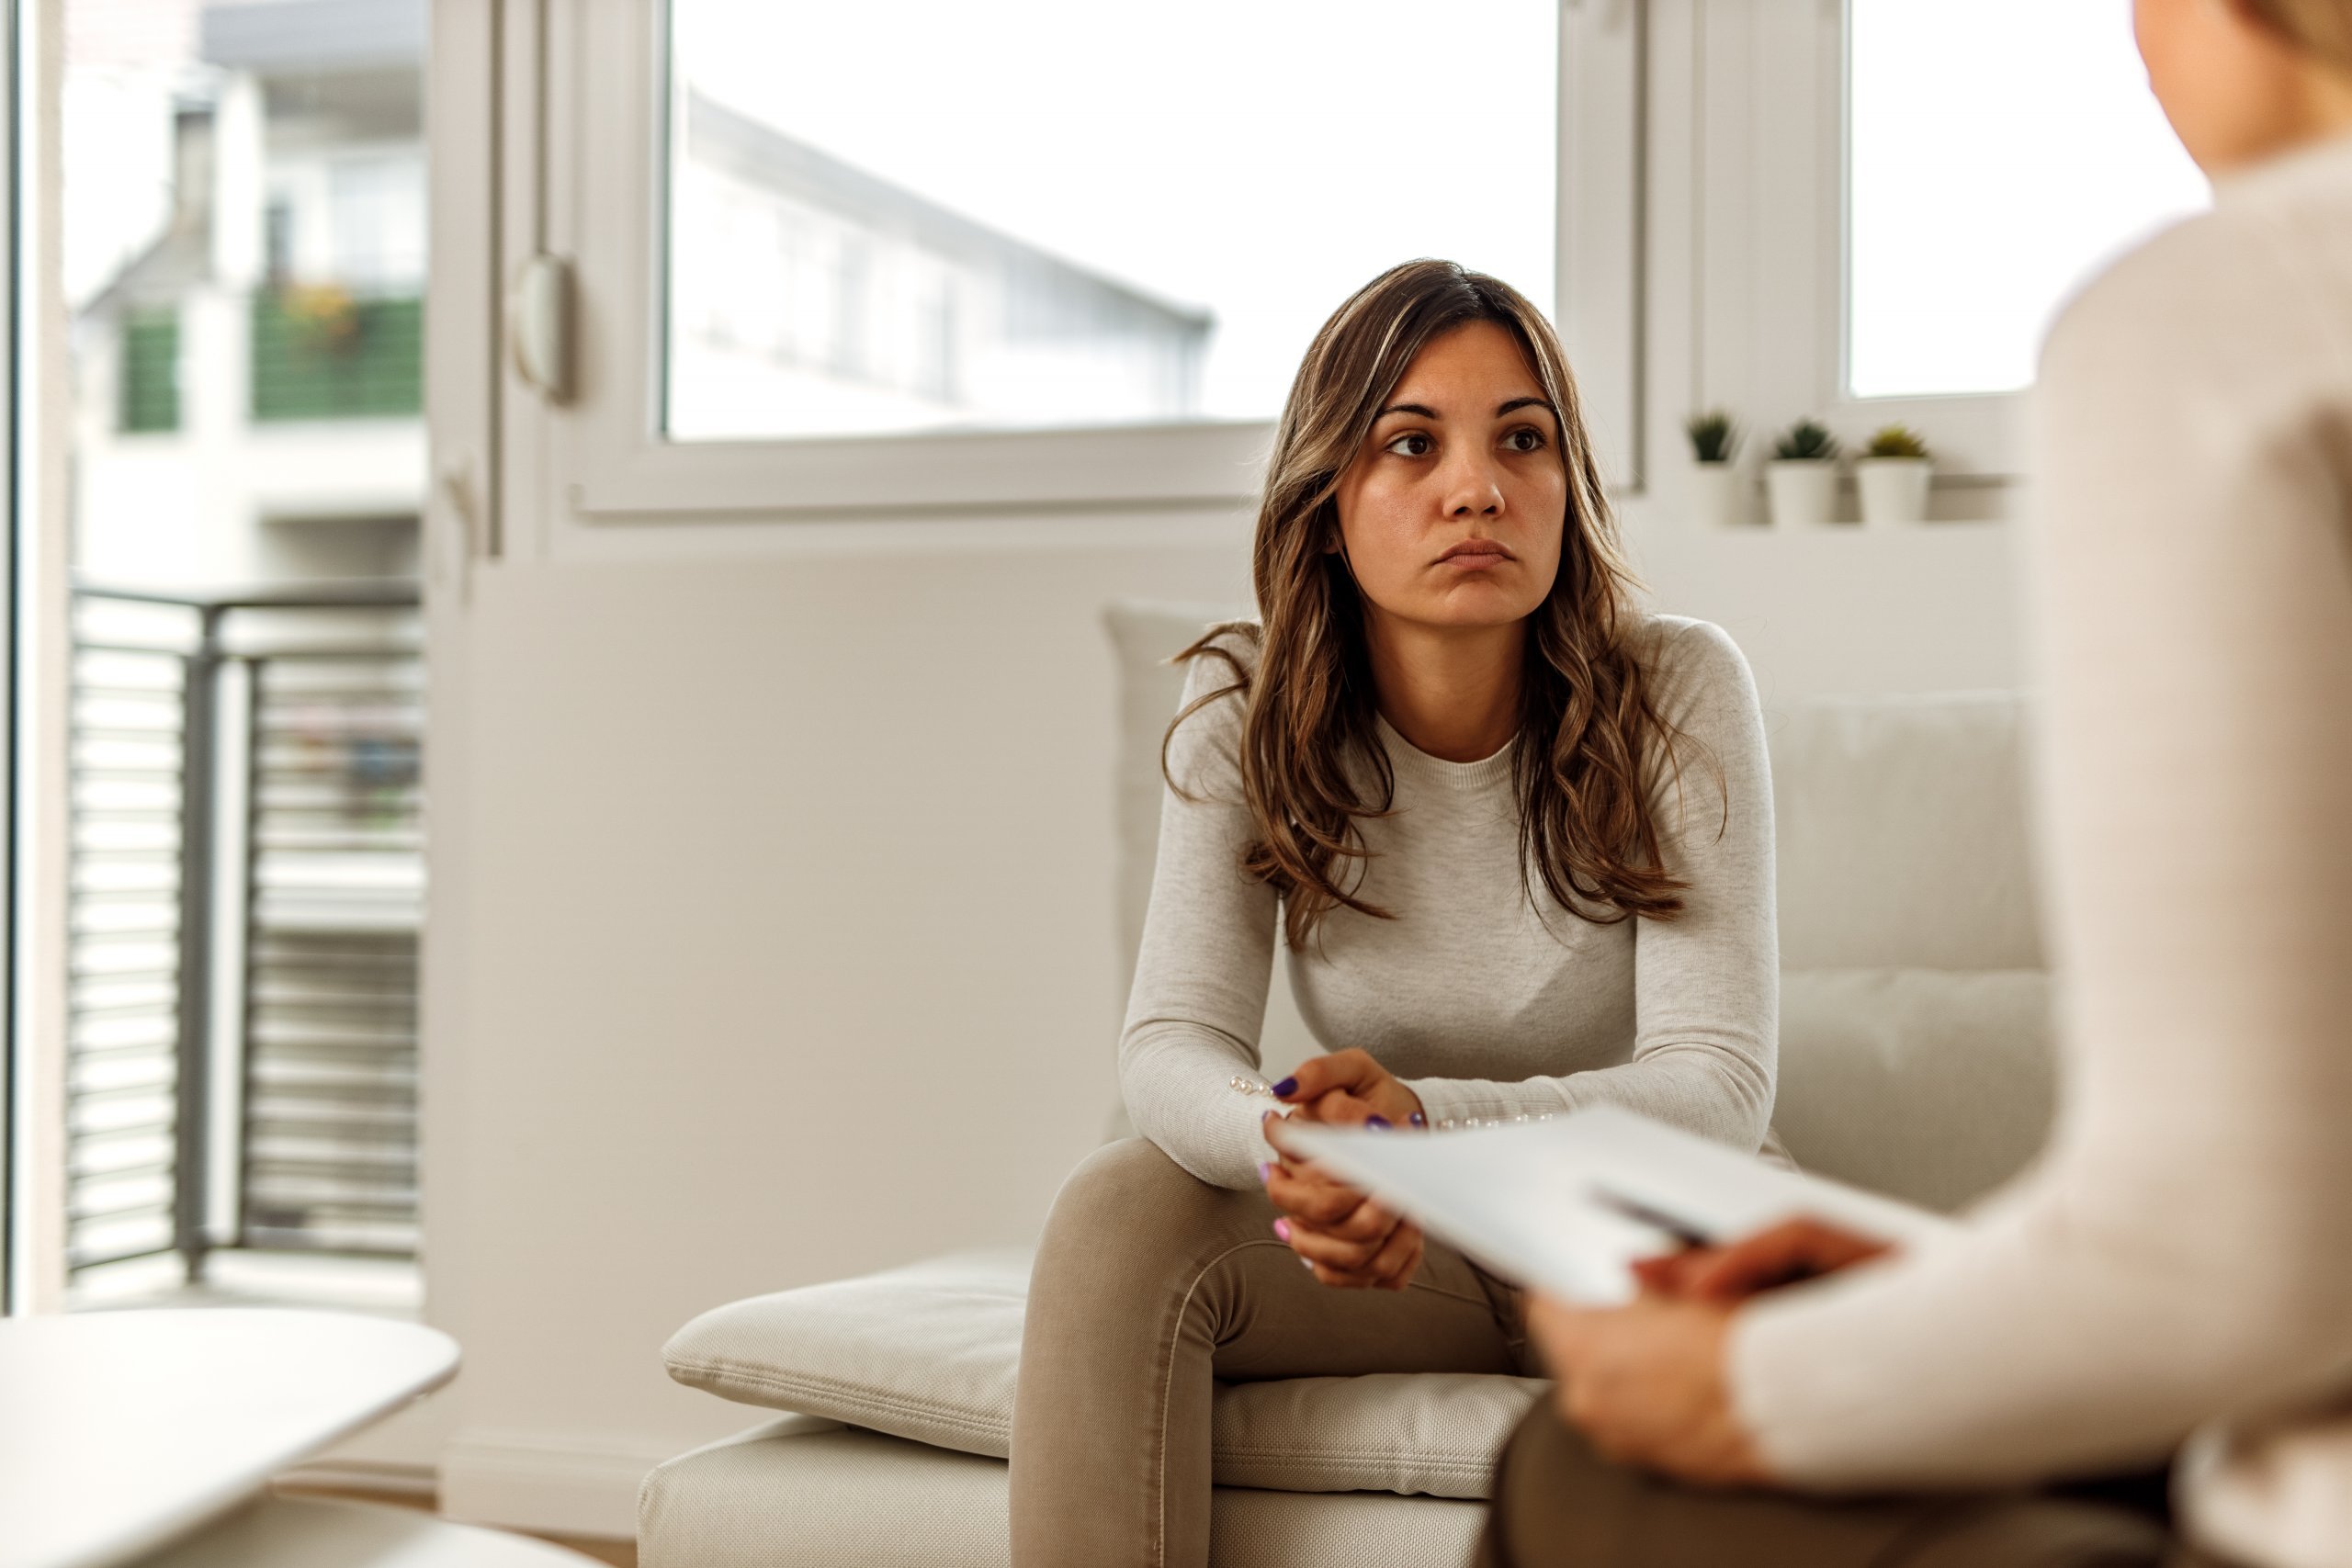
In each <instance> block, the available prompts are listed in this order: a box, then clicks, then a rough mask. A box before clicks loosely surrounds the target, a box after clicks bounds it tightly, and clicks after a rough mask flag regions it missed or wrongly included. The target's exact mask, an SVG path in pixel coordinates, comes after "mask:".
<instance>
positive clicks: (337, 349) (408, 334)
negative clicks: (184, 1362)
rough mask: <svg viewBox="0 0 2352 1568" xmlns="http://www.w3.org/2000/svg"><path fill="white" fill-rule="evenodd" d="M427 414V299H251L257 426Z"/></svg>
mask: <svg viewBox="0 0 2352 1568" xmlns="http://www.w3.org/2000/svg"><path fill="white" fill-rule="evenodd" d="M253 411H254V420H255V421H257V422H258V421H266V420H298V419H368V418H385V417H396V416H399V415H403V414H408V415H413V414H418V413H422V412H424V300H422V299H352V298H351V297H350V296H348V295H345V294H343V293H342V292H341V291H340V290H335V289H319V288H311V289H280V290H273V291H270V292H266V293H262V294H256V295H254V300H253Z"/></svg>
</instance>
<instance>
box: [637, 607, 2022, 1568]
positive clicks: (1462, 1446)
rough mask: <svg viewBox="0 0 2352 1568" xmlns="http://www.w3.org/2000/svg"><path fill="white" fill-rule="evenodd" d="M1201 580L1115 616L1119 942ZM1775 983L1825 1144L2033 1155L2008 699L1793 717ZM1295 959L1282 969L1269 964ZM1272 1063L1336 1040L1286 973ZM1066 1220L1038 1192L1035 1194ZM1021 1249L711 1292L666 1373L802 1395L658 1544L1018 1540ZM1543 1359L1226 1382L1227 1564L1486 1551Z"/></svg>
mask: <svg viewBox="0 0 2352 1568" xmlns="http://www.w3.org/2000/svg"><path fill="white" fill-rule="evenodd" d="M1214 615H1215V609H1214V607H1209V606H1192V607H1184V606H1151V605H1135V604H1130V605H1118V606H1114V607H1113V608H1112V609H1111V610H1110V611H1109V612H1107V614H1106V617H1105V618H1106V623H1107V626H1108V629H1109V631H1110V633H1111V638H1112V643H1113V646H1114V649H1115V651H1116V655H1117V658H1118V660H1119V668H1120V671H1121V703H1122V710H1123V712H1122V726H1123V728H1122V740H1121V757H1120V761H1119V772H1118V779H1117V787H1118V790H1119V800H1120V826H1121V836H1122V848H1121V856H1122V865H1121V867H1120V872H1119V899H1120V906H1121V910H1122V918H1123V920H1124V922H1125V923H1124V926H1123V931H1122V937H1123V950H1124V952H1125V953H1126V955H1127V962H1128V963H1130V964H1132V960H1133V953H1134V950H1135V944H1136V939H1137V937H1138V935H1139V932H1140V930H1141V924H1142V918H1143V907H1144V903H1145V899H1146V896H1147V894H1148V888H1149V883H1150V874H1151V863H1152V853H1153V846H1154V840H1155V838H1156V835H1157V830H1158V824H1159V791H1160V784H1159V773H1158V761H1159V736H1160V732H1161V730H1162V729H1163V728H1165V726H1166V724H1167V721H1168V717H1169V716H1170V714H1171V713H1172V712H1173V710H1174V707H1175V704H1176V698H1177V693H1178V690H1179V687H1180V685H1181V679H1182V677H1181V673H1180V672H1178V671H1171V670H1170V669H1168V668H1167V667H1166V666H1165V664H1164V663H1163V662H1162V661H1163V660H1165V659H1166V657H1167V656H1168V655H1169V654H1170V653H1171V652H1173V651H1174V650H1175V649H1178V648H1180V647H1182V646H1183V644H1184V643H1186V642H1188V641H1189V640H1191V638H1192V637H1194V636H1196V635H1197V634H1198V631H1199V629H1200V627H1201V626H1202V624H1203V623H1204V621H1205V620H1208V619H1210V618H1213V616H1214ZM1770 730H1771V743H1772V766H1773V780H1774V792H1775V796H1776V807H1777V825H1778V830H1779V844H1780V899H1781V961H1782V983H1783V990H1782V1000H1781V1089H1780V1102H1779V1107H1778V1111H1777V1112H1776V1115H1775V1122H1776V1123H1777V1125H1778V1126H1779V1127H1780V1129H1781V1134H1782V1135H1783V1137H1784V1138H1785V1139H1786V1140H1787V1142H1788V1145H1789V1146H1790V1148H1791V1149H1792V1152H1793V1153H1794V1154H1795V1155H1796V1156H1797V1158H1798V1159H1799V1160H1800V1161H1801V1162H1803V1163H1804V1165H1806V1166H1807V1167H1808V1168H1813V1169H1816V1170H1820V1171H1824V1172H1826V1173H1828V1174H1831V1175H1835V1176H1838V1177H1841V1178H1844V1179H1848V1180H1851V1181H1855V1182H1858V1183H1860V1184H1861V1185H1864V1186H1868V1187H1871V1188H1874V1189H1877V1190H1883V1191H1886V1192H1890V1193H1893V1194H1895V1195H1898V1196H1901V1197H1905V1198H1909V1199H1912V1200H1914V1201H1921V1202H1926V1203H1929V1204H1933V1205H1936V1206H1938V1207H1943V1208H1951V1207H1955V1206H1958V1205H1959V1204H1961V1203H1963V1202H1965V1201H1968V1200H1970V1199H1972V1198H1973V1197H1975V1196H1976V1195H1978V1194H1979V1193H1981V1192H1983V1191H1985V1190H1987V1189H1988V1188H1990V1187H1992V1186H1993V1185H1995V1184H1996V1183H1997V1182H1998V1181H2000V1180H2001V1179H2004V1178H2006V1177H2007V1175H2009V1174H2010V1173H2011V1172H2012V1171H2014V1170H2015V1169H2016V1168H2018V1167H2019V1166H2020V1165H2021V1164H2023V1163H2024V1162H2025V1161H2026V1160H2027V1159H2029V1158H2030V1157H2031V1156H2032V1154H2033V1152H2034V1150H2035V1149H2036V1148H2037V1147H2038V1146H2039V1145H2040V1144H2041V1139H2042V1136H2043V1134H2044V1132H2045V1129H2046V1126H2047V1122H2048V1119H2049V1114H2050V1109H2051V1100H2052V1070H2051V1053H2050V1045H2049V1022H2048V1018H2049V994H2048V993H2049V987H2048V980H2047V976H2046V975H2045V973H2044V969H2043V961H2042V953H2041V939H2040V934H2039V931H2038V928H2037V923H2036V919H2035V910H2034V906H2033V898H2032V891H2031V889H2032V876H2031V856H2030V850H2029V845H2028V841H2027V829H2026V815H2025V811H2024V809H2023V805H2022V799H2023V791H2022V788H2021V756H2020V733H2019V715H2018V705H2017V702H2016V700H2015V699H2014V698H2012V697H2008V696H2004V695H1968V696H1950V697H1933V698H1919V699H1904V700H1894V701H1870V702H1850V703H1827V704H1821V705H1811V706H1807V707H1804V708H1803V709H1800V710H1798V711H1794V712H1791V713H1788V714H1784V715H1778V716H1775V717H1774V718H1773V720H1772V722H1771V725H1770ZM1281 972H1282V966H1281V965H1279V964H1277V965H1276V966H1275V973H1276V975H1277V976H1280V974H1281ZM1277 993H1278V994H1277V995H1276V997H1275V998H1273V1000H1272V1004H1271V1006H1270V1009H1269V1020H1268V1030H1267V1036H1266V1041H1265V1049H1266V1055H1267V1061H1268V1066H1270V1067H1280V1066H1285V1065H1286V1064H1287V1063H1289V1062H1291V1061H1294V1060H1295V1059H1297V1057H1299V1056H1300V1055H1305V1054H1306V1052H1308V1051H1310V1050H1312V1049H1313V1048H1314V1047H1313V1046H1312V1043H1310V1042H1308V1041H1307V1040H1306V1036H1305V1033H1304V1030H1303V1028H1302V1026H1300V1025H1299V1024H1298V1023H1297V1021H1296V1018H1295V1014H1294V1013H1293V1012H1292V1011H1291V1010H1290V1009H1289V1006H1288V1000H1287V998H1286V997H1284V996H1283V995H1281V994H1280V983H1279V980H1278V981H1277ZM1040 1217H1041V1218H1042V1216H1040ZM1026 1284H1027V1258H1026V1256H1025V1254H1021V1253H994V1254H977V1255H967V1256H963V1257H957V1258H940V1259H933V1260H931V1261H929V1262H926V1263H922V1264H917V1265H914V1266H913V1267H911V1268H909V1269H899V1270H894V1271H892V1272H890V1273H888V1274H884V1275H879V1276H874V1277H871V1278H868V1279H865V1280H844V1281H840V1282H837V1283H834V1284H830V1285H822V1286H816V1287H812V1288H809V1289H805V1290H800V1291H789V1292H780V1293H778V1294H776V1295H773V1296H764V1297H758V1298H754V1299H753V1300H751V1301H748V1302H739V1303H732V1304H730V1305H728V1306H723V1307H719V1308H718V1309H716V1310H715V1311H713V1312H709V1313H706V1314H703V1315H702V1316H701V1317H698V1318H696V1319H695V1321H694V1322H693V1323H690V1324H688V1325H686V1326H685V1327H684V1328H683V1329H681V1330H680V1331H679V1333H678V1334H677V1336H676V1337H674V1338H673V1340H672V1341H671V1343H670V1345H669V1347H668V1348H667V1349H666V1350H665V1353H664V1354H665V1358H666V1359H667V1361H668V1364H669V1367H670V1371H671V1374H672V1375H673V1377H675V1378H677V1379H678V1380H679V1381H681V1382H686V1383H689V1384H692V1385H694V1386H696V1387H700V1388H705V1389H707V1390H709V1391H711V1392H712V1393H717V1394H718V1395H720V1396H721V1397H724V1398H728V1399H731V1400H735V1401H738V1402H741V1403H742V1404H747V1405H753V1406H763V1407H767V1408H770V1409H772V1410H782V1411H789V1412H793V1413H794V1414H789V1415H785V1416H777V1417H775V1418H772V1419H770V1420H768V1421H767V1422H765V1423H764V1424H763V1425H761V1426H758V1427H753V1428H752V1429H751V1430H749V1431H746V1432H744V1433H742V1434H741V1435H739V1436H737V1437H734V1438H729V1439H727V1440H725V1441H723V1442H720V1443H717V1444H713V1445H711V1446H709V1447H707V1448H704V1449H700V1450H695V1452H692V1453H689V1454H685V1455H683V1456H681V1457H679V1458H677V1459H674V1460H672V1461H669V1462H668V1463H666V1464H664V1465H662V1467H661V1468H660V1469H658V1470H656V1471H655V1472H653V1473H652V1474H651V1475H650V1476H649V1477H648V1478H647V1480H646V1483H645V1486H644V1489H643V1491H642V1493H641V1495H640V1498H639V1562H641V1563H642V1564H644V1565H645V1568H787V1565H789V1568H801V1565H810V1568H814V1565H818V1564H834V1563H858V1564H876V1565H897V1564H906V1565H909V1568H914V1565H921V1568H966V1565H969V1568H983V1565H1001V1564H1004V1563H1006V1562H1008V1550H1007V1544H1006V1537H1007V1529H1006V1503H1005V1490H1006V1489H1005V1466H1004V1463H1003V1456H1004V1453H1005V1451H1006V1435H1007V1432H1008V1430H1009V1427H1010V1419H1011V1415H1012V1386H1013V1371H1014V1364H1015V1359H1016V1356H1017V1352H1018V1349H1019V1346H1020V1329H1021V1313H1022V1303H1023V1294H1024V1292H1025V1290H1026ZM1541 1387H1542V1385H1541V1384H1540V1383H1536V1382H1532V1381H1529V1380H1523V1379H1516V1378H1502V1377H1473V1376H1442V1375H1425V1376H1410V1377H1395V1376H1385V1377H1365V1378H1311V1379H1298V1380H1292V1381H1288V1382H1265V1383H1253V1384H1237V1385H1232V1386H1228V1387H1226V1388H1223V1389H1221V1390H1220V1391H1219V1393H1218V1395H1217V1402H1216V1480H1217V1491H1216V1501H1215V1506H1214V1525H1213V1530H1212V1540H1211V1561H1212V1562H1213V1563H1215V1564H1216V1568H1259V1565H1261V1564H1262V1565H1265V1568H1274V1565H1277V1564H1279V1565H1283V1568H1322V1565H1327V1564H1328V1565H1332V1568H1337V1565H1339V1564H1348V1565H1351V1568H1379V1565H1386V1564H1397V1565H1400V1568H1401V1565H1404V1564H1427V1563H1444V1562H1464V1561H1466V1559H1467V1557H1468V1555H1469V1553H1470V1551H1471V1547H1472V1543H1473V1541H1474V1540H1475V1539H1476V1532H1477V1529H1478V1528H1479V1524H1480V1521H1481V1518H1482V1516H1483V1512H1484V1510H1483V1507H1482V1506H1481V1500H1482V1499H1483V1498H1484V1497H1485V1496H1486V1495H1487V1476H1488V1472H1489V1467H1490V1465H1491V1462H1492V1459H1493V1456H1494V1453H1495V1450H1496V1448H1497V1446H1498V1444H1499V1443H1500V1441H1501V1439H1502V1438H1504V1436H1505V1435H1507V1434H1508V1432H1509V1431H1510V1427H1511V1426H1512V1425H1513V1424H1514V1423H1515V1422H1516V1420H1517V1419H1518V1417H1519V1416H1520V1415H1521V1413H1522V1412H1523V1411H1524V1410H1525V1408H1526V1406H1527V1404H1528V1402H1529V1401H1530V1400H1532V1399H1533V1398H1534V1397H1536V1396H1537V1394H1538V1393H1540V1391H1541Z"/></svg>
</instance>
